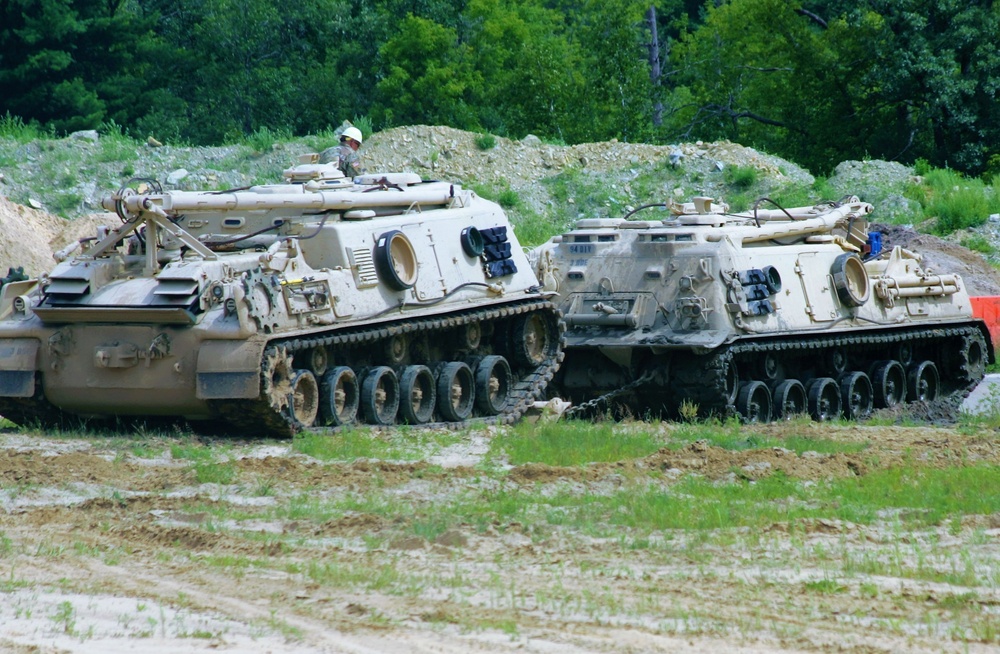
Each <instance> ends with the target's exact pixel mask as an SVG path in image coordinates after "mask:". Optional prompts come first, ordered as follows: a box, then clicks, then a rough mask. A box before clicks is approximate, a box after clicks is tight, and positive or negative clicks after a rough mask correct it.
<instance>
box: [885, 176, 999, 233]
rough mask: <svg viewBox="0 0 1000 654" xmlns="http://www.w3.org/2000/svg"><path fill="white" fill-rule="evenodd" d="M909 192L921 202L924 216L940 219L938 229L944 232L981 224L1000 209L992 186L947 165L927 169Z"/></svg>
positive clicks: (939, 231)
mask: <svg viewBox="0 0 1000 654" xmlns="http://www.w3.org/2000/svg"><path fill="white" fill-rule="evenodd" d="M905 194H906V197H908V198H910V199H911V200H916V201H917V202H919V203H920V204H921V206H922V207H923V215H924V218H926V219H932V218H933V219H936V222H935V225H934V231H935V232H936V233H938V234H943V235H947V234H950V233H952V232H954V231H956V230H959V229H969V228H973V227H979V226H980V225H983V224H984V223H985V222H986V221H987V219H988V218H989V215H990V214H991V213H996V212H997V211H998V209H1000V199H998V198H997V195H996V193H995V192H994V190H993V188H992V187H991V186H987V185H986V184H985V183H984V182H983V181H982V180H981V179H978V178H968V177H965V176H964V175H962V173H960V172H958V171H956V170H951V169H947V168H935V169H930V170H927V171H926V173H925V174H924V176H923V178H922V181H921V182H920V183H919V184H913V185H910V186H909V187H908V188H907V189H906V192H905Z"/></svg>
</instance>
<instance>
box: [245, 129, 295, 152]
mask: <svg viewBox="0 0 1000 654" xmlns="http://www.w3.org/2000/svg"><path fill="white" fill-rule="evenodd" d="M290 138H291V134H289V133H288V132H282V131H276V130H272V129H270V128H269V127H260V128H258V129H256V130H254V132H253V134H250V135H249V136H247V137H246V138H244V139H243V142H244V143H245V144H246V145H247V146H249V147H250V149H252V150H253V151H254V152H256V153H265V152H270V151H271V150H273V149H274V146H275V145H277V144H278V143H279V142H281V141H287V140H288V139H290Z"/></svg>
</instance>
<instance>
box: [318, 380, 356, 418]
mask: <svg viewBox="0 0 1000 654" xmlns="http://www.w3.org/2000/svg"><path fill="white" fill-rule="evenodd" d="M320 398H321V402H320V415H322V416H323V421H324V422H325V423H326V424H328V425H333V426H334V427H339V426H341V425H350V424H353V423H354V422H355V421H356V420H357V419H358V404H359V400H360V393H359V389H358V378H357V376H356V375H355V374H354V371H353V370H351V369H350V368H348V367H347V366H337V367H336V368H333V369H332V370H328V371H327V373H326V374H325V375H323V381H322V382H321V383H320Z"/></svg>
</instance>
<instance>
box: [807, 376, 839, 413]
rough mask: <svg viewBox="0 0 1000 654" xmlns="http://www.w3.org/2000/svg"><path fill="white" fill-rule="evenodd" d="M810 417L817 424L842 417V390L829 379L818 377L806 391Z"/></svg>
mask: <svg viewBox="0 0 1000 654" xmlns="http://www.w3.org/2000/svg"><path fill="white" fill-rule="evenodd" d="M806 401H807V402H808V405H809V415H810V416H812V419H813V420H815V421H816V422H826V421H828V420H834V419H836V418H837V417H839V416H840V388H839V387H838V386H837V381H836V380H834V379H831V378H829V377H817V378H816V379H813V380H812V381H811V382H809V386H808V388H807V389H806Z"/></svg>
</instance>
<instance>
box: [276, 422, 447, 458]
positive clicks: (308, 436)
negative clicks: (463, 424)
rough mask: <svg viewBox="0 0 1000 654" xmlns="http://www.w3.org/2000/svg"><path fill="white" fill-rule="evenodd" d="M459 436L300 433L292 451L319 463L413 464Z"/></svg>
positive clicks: (357, 431)
mask: <svg viewBox="0 0 1000 654" xmlns="http://www.w3.org/2000/svg"><path fill="white" fill-rule="evenodd" d="M458 438H460V436H458V435H456V434H455V433H452V432H445V433H434V432H429V431H425V430H424V431H422V430H417V431H411V430H408V429H406V428H400V429H396V430H394V431H392V432H371V431H367V430H364V429H347V430H343V431H339V432H337V433H335V434H326V433H317V432H304V433H301V434H296V436H295V439H294V440H293V441H292V448H293V449H294V450H295V451H296V452H300V453H302V454H305V455H308V456H311V457H314V458H316V459H320V460H321V461H354V460H355V459H394V460H400V461H416V460H418V459H420V458H423V457H426V456H427V455H428V452H434V451H437V450H439V449H441V448H443V447H447V446H448V445H450V444H452V443H454V442H455V441H456V440H457V439H458Z"/></svg>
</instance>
